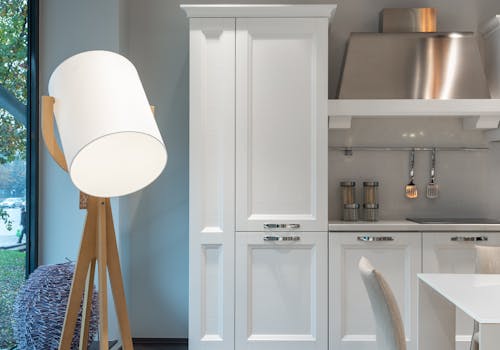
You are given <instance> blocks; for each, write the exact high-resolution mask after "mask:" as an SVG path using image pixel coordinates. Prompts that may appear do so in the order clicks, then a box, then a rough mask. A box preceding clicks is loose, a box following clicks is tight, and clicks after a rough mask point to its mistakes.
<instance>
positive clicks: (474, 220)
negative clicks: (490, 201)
mask: <svg viewBox="0 0 500 350" xmlns="http://www.w3.org/2000/svg"><path fill="white" fill-rule="evenodd" d="M406 220H408V221H413V222H416V223H417V224H489V225H491V224H500V220H494V219H484V218H407V219H406Z"/></svg>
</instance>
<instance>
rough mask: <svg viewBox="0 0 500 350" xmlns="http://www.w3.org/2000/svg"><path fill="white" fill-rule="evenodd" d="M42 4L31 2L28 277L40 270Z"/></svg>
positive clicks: (27, 202) (27, 170) (28, 127)
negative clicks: (39, 177)
mask: <svg viewBox="0 0 500 350" xmlns="http://www.w3.org/2000/svg"><path fill="white" fill-rule="evenodd" d="M38 24H39V0H28V67H29V69H28V76H27V88H28V109H27V110H28V118H27V125H26V131H27V135H28V137H27V140H26V142H27V145H26V146H27V147H26V164H27V169H26V211H27V219H28V220H27V226H28V227H27V228H26V276H29V274H30V273H31V272H33V271H34V270H35V269H36V268H37V266H38V169H39V155H38V148H39V147H38V143H39V118H38V115H39V112H38V106H39V101H40V97H39V87H38V67H39V66H38V63H39V60H38V58H39V38H38V33H39V30H38V28H39V27H38Z"/></svg>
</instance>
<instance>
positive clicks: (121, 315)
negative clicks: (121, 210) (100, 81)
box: [106, 199, 134, 350]
mask: <svg viewBox="0 0 500 350" xmlns="http://www.w3.org/2000/svg"><path fill="white" fill-rule="evenodd" d="M106 202H107V205H106V225H107V232H108V270H109V281H110V283H111V290H112V292H113V298H114V301H115V309H116V315H117V317H118V324H119V327H120V334H121V337H122V348H123V350H132V349H133V348H134V347H133V345H132V336H131V332H130V322H129V318H128V314H127V304H126V302H125V291H124V288H123V277H122V272H121V269H120V257H119V256H118V248H117V245H116V235H115V228H114V223H113V214H112V212H111V205H110V203H109V199H106Z"/></svg>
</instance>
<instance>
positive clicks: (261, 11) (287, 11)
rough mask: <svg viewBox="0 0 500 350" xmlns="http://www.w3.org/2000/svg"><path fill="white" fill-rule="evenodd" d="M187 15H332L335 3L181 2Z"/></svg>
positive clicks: (304, 16) (192, 16) (302, 16)
mask: <svg viewBox="0 0 500 350" xmlns="http://www.w3.org/2000/svg"><path fill="white" fill-rule="evenodd" d="M180 7H181V8H182V9H183V10H184V11H185V12H186V15H187V17H189V18H194V17H259V18H262V17H301V18H306V17H333V15H334V14H335V10H336V8H337V5H336V4H315V5H258V4H238V5H236V4H210V5H206V4H181V5H180Z"/></svg>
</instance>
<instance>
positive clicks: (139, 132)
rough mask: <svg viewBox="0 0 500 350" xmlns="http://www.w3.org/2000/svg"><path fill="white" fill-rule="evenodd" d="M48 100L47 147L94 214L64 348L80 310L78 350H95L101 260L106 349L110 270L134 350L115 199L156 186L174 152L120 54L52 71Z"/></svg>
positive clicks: (90, 57)
mask: <svg viewBox="0 0 500 350" xmlns="http://www.w3.org/2000/svg"><path fill="white" fill-rule="evenodd" d="M49 95H50V96H43V97H42V134H43V138H44V141H45V144H46V146H47V149H48V151H49V153H50V154H51V155H52V157H53V158H54V160H55V161H56V162H57V164H59V165H60V166H61V168H63V169H64V170H66V171H67V172H68V173H69V175H70V178H71V181H72V182H73V183H74V185H75V186H76V187H77V188H78V189H79V190H80V191H81V198H80V199H81V200H80V203H81V205H82V204H83V205H84V207H86V208H87V217H86V220H85V226H84V230H83V237H82V241H81V245H80V250H79V253H78V258H77V261H76V266H75V272H74V276H73V282H72V285H71V292H70V296H69V300H68V305H67V309H66V315H65V319H64V325H63V329H62V334H61V339H60V343H59V350H69V349H70V347H71V342H72V339H73V335H74V332H75V327H76V321H77V317H78V314H79V312H80V307H81V308H82V326H81V330H80V344H79V349H85V350H86V349H87V347H88V334H89V319H90V314H89V313H90V307H91V300H92V292H93V285H94V275H95V268H96V262H97V276H98V281H99V288H98V300H99V333H100V337H99V349H100V350H105V349H108V318H107V276H108V275H107V272H108V273H109V281H110V284H111V290H112V292H113V299H114V302H115V308H116V313H117V317H118V323H119V329H120V333H121V338H122V346H123V349H125V350H128V349H133V346H132V338H131V334H130V324H129V319H128V315H127V307H126V302H125V293H124V289H123V280H122V273H121V269H120V262H119V258H118V249H117V245H116V236H115V231H114V225H113V217H112V213H111V206H110V200H109V198H110V197H117V196H122V195H126V194H129V193H132V192H135V191H138V190H140V189H142V188H144V187H146V186H148V185H149V184H150V183H151V182H153V181H154V180H155V179H156V178H157V177H158V176H159V175H160V174H161V172H162V171H163V169H164V168H165V165H166V163H167V150H166V147H165V144H164V142H163V140H162V137H161V135H160V132H159V130H158V126H157V124H156V122H155V120H154V116H153V111H152V108H151V107H150V105H149V103H148V100H147V97H146V94H145V92H144V89H143V86H142V84H141V81H140V78H139V75H138V73H137V70H136V69H135V67H134V65H133V64H132V63H131V62H130V61H129V60H127V59H126V58H125V57H123V56H121V55H118V54H116V53H113V52H109V51H87V52H83V53H80V54H77V55H75V56H72V57H70V58H68V59H67V60H65V61H64V62H62V63H61V64H60V65H59V66H58V67H57V68H56V69H55V70H54V72H53V73H52V76H51V77H50V80H49ZM54 117H55V121H56V125H57V129H58V131H59V137H60V140H61V145H62V150H61V148H59V146H58V143H57V140H56V137H55V133H54ZM82 199H83V203H82ZM82 297H83V304H81V303H82ZM81 305H82V306H81Z"/></svg>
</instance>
